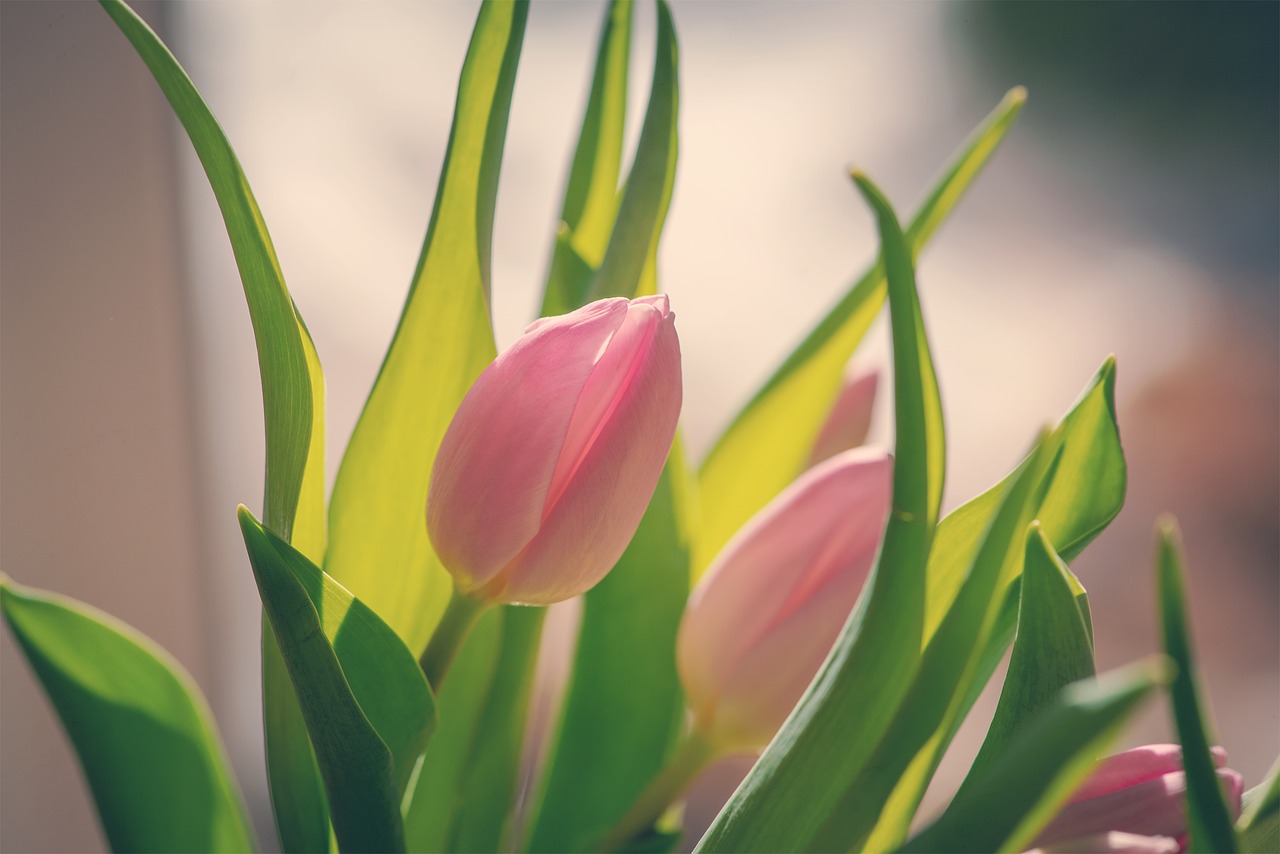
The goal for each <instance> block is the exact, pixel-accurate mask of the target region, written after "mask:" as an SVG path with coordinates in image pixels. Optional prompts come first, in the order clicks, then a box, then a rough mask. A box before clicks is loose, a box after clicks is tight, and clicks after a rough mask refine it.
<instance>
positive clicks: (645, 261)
mask: <svg viewBox="0 0 1280 854" xmlns="http://www.w3.org/2000/svg"><path fill="white" fill-rule="evenodd" d="M656 6H657V10H658V45H657V54H656V56H655V57H654V63H653V83H652V85H651V86H650V88H649V104H648V106H647V107H646V108H645V114H644V123H643V124H642V125H641V127H640V141H639V143H637V145H636V156H635V159H634V160H633V161H632V164H631V171H630V172H628V173H627V185H626V188H625V189H624V190H623V191H622V200H621V202H620V203H619V205H618V215H617V218H616V220H615V221H614V223H613V229H612V231H611V233H610V235H609V244H608V246H607V247H606V248H605V252H604V258H603V259H602V260H601V262H600V266H599V268H598V269H596V271H595V272H594V273H593V274H592V277H591V284H590V286H589V288H588V290H587V293H588V295H589V296H588V298H589V299H591V300H596V299H601V298H603V297H612V296H624V297H634V296H637V295H643V294H652V293H654V292H655V290H656V289H657V257H658V242H659V240H660V239H661V237H662V226H663V224H664V223H665V222H666V218H667V208H668V207H669V206H670V204H671V192H672V189H673V187H674V186H675V180H676V159H677V154H678V150H679V145H678V133H677V127H676V119H677V116H678V113H679V107H680V91H679V86H678V83H677V76H678V72H679V63H680V53H679V49H678V46H677V44H676V30H675V23H674V21H672V19H671V9H670V8H668V6H667V4H666V0H657V4H656ZM582 257H583V258H584V260H588V259H587V258H586V256H582Z"/></svg>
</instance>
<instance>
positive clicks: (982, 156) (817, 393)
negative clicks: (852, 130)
mask: <svg viewBox="0 0 1280 854" xmlns="http://www.w3.org/2000/svg"><path fill="white" fill-rule="evenodd" d="M1025 100H1026V93H1025V92H1024V91H1023V90H1022V89H1020V88H1019V89H1014V90H1013V91H1011V92H1010V93H1009V94H1008V95H1007V96H1005V99H1004V100H1003V101H1002V102H1001V103H1000V105H999V106H998V107H996V109H995V111H994V112H992V113H991V115H990V116H988V118H987V120H986V121H985V122H984V123H983V124H982V125H981V126H979V128H978V129H977V131H975V133H974V135H973V136H972V137H971V138H970V140H969V141H968V142H967V143H966V144H965V146H964V147H963V148H962V149H961V151H960V153H959V154H958V155H957V157H956V159H955V160H954V161H953V162H952V164H951V165H950V167H949V168H948V169H947V170H946V172H945V173H944V174H943V176H942V178H941V179H940V180H939V181H938V183H937V185H936V186H935V187H934V189H933V191H932V192H931V193H930V194H929V196H928V198H927V199H926V200H925V202H924V204H923V205H922V206H921V207H920V210H919V212H918V213H917V214H916V216H915V218H914V219H913V220H912V221H911V226H910V228H908V229H907V243H908V246H909V247H910V250H911V253H912V256H913V257H918V256H919V254H920V252H921V251H922V250H923V249H924V247H925V245H926V244H927V243H928V241H929V239H930V238H931V237H932V236H933V233H934V231H935V230H937V228H938V226H939V225H940V224H941V223H942V221H943V220H944V219H945V218H946V217H947V216H948V215H949V214H950V213H951V211H952V209H953V208H954V207H955V205H956V204H957V203H958V202H959V200H960V198H961V196H963V195H964V193H965V191H966V190H967V189H968V188H969V186H970V184H971V183H972V182H973V180H974V179H975V178H976V177H977V176H978V173H979V172H981V170H982V167H983V166H985V165H986V163H987V161H988V160H989V159H990V157H991V155H992V154H993V153H994V152H995V149H996V147H997V146H998V145H999V144H1000V141H1001V140H1002V139H1003V138H1004V135H1005V133H1006V132H1007V131H1008V129H1009V128H1010V126H1011V125H1012V124H1013V120H1014V118H1016V116H1017V114H1018V112H1019V110H1021V109H1022V104H1023V102H1024V101H1025ZM885 294H886V291H885V276H884V267H883V265H882V264H880V263H879V262H877V264H876V265H875V266H874V267H872V269H871V270H869V271H867V273H865V274H864V275H863V276H862V278H860V279H859V280H858V281H857V282H856V283H855V284H853V285H852V286H851V287H850V289H849V291H848V292H847V293H846V294H845V295H844V297H842V298H841V299H840V301H839V302H838V303H837V304H836V305H835V307H834V308H832V309H831V311H830V312H829V313H828V314H827V315H826V317H824V318H823V319H822V321H821V322H820V323H819V324H818V325H817V326H816V327H815V328H814V329H813V331H812V332H810V333H809V335H808V336H807V337H806V338H805V339H804V341H803V342H801V344H800V345H799V346H798V347H797V348H796V349H795V350H794V351H792V353H791V354H790V355H789V356H787V358H786V360H785V361H784V362H783V363H782V365H781V366H780V367H779V368H778V370H777V371H775V372H774V374H773V376H771V377H770V378H769V380H768V381H767V382H766V383H765V384H764V386H763V387H762V388H761V389H760V390H759V391H758V392H756V394H755V396H754V397H752V399H751V400H750V402H748V403H747V405H746V406H745V407H743V409H742V410H741V411H740V412H739V413H738V414H737V416H736V417H735V418H734V419H733V421H732V422H731V423H730V424H729V426H728V428H726V430H725V432H724V433H723V434H722V435H721V436H720V438H719V439H718V440H717V441H716V443H715V445H714V446H713V447H712V449H711V451H710V453H708V454H707V457H706V459H705V460H704V461H703V463H702V466H701V469H700V471H699V473H698V487H699V494H700V495H701V496H703V497H704V500H703V510H702V520H701V524H700V526H699V529H698V536H697V539H696V543H695V545H696V549H697V553H696V554H695V556H694V558H695V560H694V567H695V571H696V572H698V573H700V572H701V571H702V569H703V568H705V567H706V565H707V564H708V563H710V562H711V559H712V558H713V557H714V556H715V554H716V552H718V551H719V550H720V548H721V547H722V546H723V545H724V544H725V543H726V542H728V540H729V538H730V537H731V536H733V534H734V532H735V531H737V530H738V528H740V527H742V525H743V523H744V522H746V521H747V519H749V518H751V516H752V515H754V514H755V512H756V511H757V510H759V509H760V508H761V507H763V506H764V505H766V504H768V503H769V501H770V500H771V499H772V498H773V496H775V495H777V494H778V493H779V492H781V491H782V489H783V488H784V487H786V485H787V484H789V483H790V482H791V481H792V480H794V479H795V477H796V476H797V475H798V474H799V473H800V472H801V471H802V470H803V468H804V465H805V462H806V460H807V459H808V457H809V451H810V449H811V448H812V447H813V442H814V440H815V439H816V438H817V436H818V431H819V430H820V429H821V428H822V423H823V421H824V420H825V418H826V416H827V412H828V410H830V408H831V405H832V403H833V402H834V401H835V399H836V395H837V394H838V393H839V391H840V380H841V377H843V376H844V370H845V365H846V363H847V362H848V361H849V357H850V356H851V355H852V354H853V351H854V350H855V349H857V347H858V344H859V343H860V342H861V341H862V338H863V336H864V335H865V334H866V332H867V329H868V328H870V326H871V322H872V321H873V320H874V319H875V317H876V315H877V314H878V313H879V312H880V307H881V306H882V305H883V303H884V299H885ZM695 580H696V578H695Z"/></svg>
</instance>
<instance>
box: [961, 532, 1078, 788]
mask: <svg viewBox="0 0 1280 854" xmlns="http://www.w3.org/2000/svg"><path fill="white" fill-rule="evenodd" d="M1078 588H1079V582H1077V581H1076V580H1075V577H1074V576H1073V575H1072V574H1071V570H1069V569H1067V566H1066V564H1064V563H1063V562H1062V561H1061V560H1060V559H1059V558H1058V555H1057V553H1056V552H1055V551H1054V550H1053V546H1052V544H1051V543H1050V542H1049V540H1048V538H1047V537H1046V536H1045V534H1044V529H1043V528H1042V527H1040V526H1039V525H1037V526H1036V527H1035V528H1034V529H1033V530H1032V531H1031V534H1030V535H1029V536H1028V537H1027V550H1026V562H1025V564H1024V565H1023V570H1022V583H1021V600H1020V606H1019V609H1018V634H1017V638H1016V640H1015V641H1014V644H1013V655H1012V657H1011V658H1010V659H1009V670H1008V673H1007V675H1006V676H1005V681H1004V689H1003V690H1002V691H1001V692H1000V702H999V703H998V704H997V706H996V712H995V717H994V718H993V719H992V721H991V726H990V727H989V728H988V730H987V737H986V739H985V740H984V741H983V743H982V749H981V750H979V751H978V756H977V758H975V759H974V761H973V765H972V766H970V768H969V774H968V776H967V777H966V778H965V782H964V783H963V784H962V785H961V786H960V794H958V795H957V796H956V797H957V798H962V797H965V796H966V795H967V790H968V789H969V788H970V787H971V786H972V785H974V781H976V780H978V779H980V778H981V777H982V776H983V774H985V773H986V772H987V770H988V769H989V767H990V766H991V765H992V764H994V763H995V762H996V761H997V759H998V758H999V757H1000V756H1002V755H1004V754H1005V753H1006V752H1007V751H1008V750H1009V749H1010V744H1011V743H1012V742H1013V740H1014V739H1015V738H1016V737H1017V734H1018V732H1020V731H1021V730H1022V729H1024V728H1025V727H1026V726H1027V725H1028V723H1029V722H1030V721H1031V720H1033V719H1034V718H1035V716H1036V715H1037V714H1039V713H1040V712H1042V711H1043V710H1044V709H1046V708H1048V707H1049V706H1051V705H1052V704H1053V702H1054V701H1055V700H1056V699H1057V697H1058V694H1059V693H1061V691H1062V689H1063V688H1064V687H1065V686H1067V685H1069V684H1071V683H1072V682H1078V681H1080V680H1082V679H1088V678H1089V677H1091V676H1093V675H1094V674H1095V670H1094V664H1093V637H1092V634H1091V633H1090V631H1089V628H1088V626H1087V625H1086V623H1085V621H1084V618H1083V616H1082V614H1081V610H1080V606H1079V602H1078V599H1077V592H1076V590H1077V589H1078ZM1086 607H1087V606H1086Z"/></svg>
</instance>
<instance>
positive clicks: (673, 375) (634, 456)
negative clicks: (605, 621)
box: [486, 300, 682, 604]
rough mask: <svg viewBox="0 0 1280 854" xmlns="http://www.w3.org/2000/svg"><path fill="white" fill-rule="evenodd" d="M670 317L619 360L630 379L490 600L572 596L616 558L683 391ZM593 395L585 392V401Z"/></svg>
mask: <svg viewBox="0 0 1280 854" xmlns="http://www.w3.org/2000/svg"><path fill="white" fill-rule="evenodd" d="M622 303H623V304H624V305H625V304H626V301H625V300H623V301H622ZM635 309H636V306H635V305H634V303H633V305H632V310H633V311H635ZM651 313H652V312H651V311H649V310H648V309H647V308H646V310H645V311H644V312H637V314H639V315H641V316H642V317H643V315H645V314H651ZM674 321H675V315H673V314H670V313H668V314H667V315H665V316H664V317H663V318H662V319H661V321H660V322H659V323H658V325H657V328H656V329H655V330H654V331H653V334H652V335H651V336H649V343H648V346H647V347H646V348H644V349H643V351H640V350H637V351H636V352H635V353H634V354H632V358H631V359H630V360H622V361H623V362H624V363H627V364H628V365H629V367H630V368H633V370H632V371H631V378H630V381H629V382H627V383H626V384H625V385H624V386H622V387H620V388H619V389H618V392H617V395H616V400H615V401H614V403H613V408H612V412H611V414H609V415H608V416H607V417H606V418H605V420H604V422H603V424H602V425H601V426H600V427H599V431H598V433H597V434H596V435H595V438H594V439H593V440H590V441H588V442H587V443H586V449H585V453H583V454H582V456H581V459H580V460H579V461H578V463H577V467H576V470H575V471H574V472H573V475H572V477H571V478H569V479H568V482H567V483H566V484H565V485H564V487H563V491H562V492H561V494H560V495H559V497H558V498H557V500H556V501H555V503H554V506H552V507H551V508H550V509H549V510H548V511H547V512H546V514H545V519H543V521H542V527H541V529H540V530H538V532H537V534H536V535H535V536H534V537H533V539H532V540H531V541H530V542H529V544H528V546H527V547H526V548H525V549H524V551H522V552H521V553H520V554H519V555H518V556H516V557H515V558H514V559H513V560H512V561H511V563H510V564H509V565H508V566H507V567H506V568H505V569H504V570H503V577H502V579H501V584H496V585H495V586H494V587H493V588H492V589H490V590H488V591H486V593H487V595H488V596H489V598H490V599H491V601H498V602H519V603H523V604H548V603H551V602H556V601H559V600H561V599H566V598H569V597H570V596H575V595H577V594H579V593H581V592H583V591H585V590H587V589H589V588H590V587H591V586H593V585H594V584H595V583H596V582H598V581H599V580H600V579H601V578H602V577H604V575H605V573H607V572H608V571H609V569H610V568H612V566H613V564H614V563H616V562H617V560H618V558H619V557H621V555H622V552H623V551H624V550H625V549H626V547H627V544H628V543H629V542H630V540H631V536H632V534H633V533H634V532H635V529H636V526H637V525H639V523H640V518H641V517H642V516H643V515H644V511H645V508H646V507H647V506H648V503H649V497H650V496H652V495H653V490H654V488H655V487H656V486H657V482H658V477H659V475H661V473H662V466H663V463H664V462H665V461H666V458H667V454H668V452H669V451H670V450H671V443H672V441H674V439H675V430H676V422H677V420H678V418H679V415H680V404H681V399H682V389H681V378H680V343H679V339H678V338H677V336H676V330H675V322H674ZM646 322H648V321H647V320H646ZM630 334H632V333H631V332H628V335H630ZM604 355H605V356H608V351H607V350H606V351H605V353H604ZM600 397H601V398H603V394H601V395H600ZM598 400H599V399H598V398H597V397H596V396H595V392H592V395H591V405H592V406H595V405H597V404H598Z"/></svg>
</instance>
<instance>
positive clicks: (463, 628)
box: [418, 588, 488, 693]
mask: <svg viewBox="0 0 1280 854" xmlns="http://www.w3.org/2000/svg"><path fill="white" fill-rule="evenodd" d="M487 607H488V604H487V603H485V602H481V601H480V600H478V599H472V598H471V597H470V596H464V595H462V594H461V593H459V592H458V590H457V588H454V591H453V595H452V596H450V597H449V604H448V605H447V606H446V607H445V609H444V615H443V616H442V617H441V618H440V623H439V624H438V625H437V626H436V630H435V633H434V634H432V635H431V641H430V642H429V643H428V644H427V648H426V651H424V652H423V653H422V657H421V658H419V659H418V664H419V666H421V667H422V672H423V673H425V674H426V676H427V683H428V684H430V685H431V690H432V691H435V692H437V693H438V692H439V691H440V683H441V682H443V681H444V675H445V673H446V672H447V671H448V670H449V665H450V664H452V663H453V657H454V656H455V655H457V654H458V649H459V648H460V647H461V646H462V642H463V641H464V640H466V638H467V634H468V633H469V632H470V631H471V627H472V626H474V625H475V624H476V620H478V619H479V618H480V615H481V614H482V613H484V611H485V609H486V608H487Z"/></svg>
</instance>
